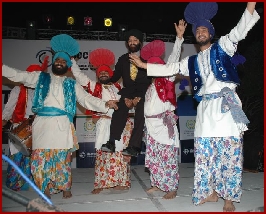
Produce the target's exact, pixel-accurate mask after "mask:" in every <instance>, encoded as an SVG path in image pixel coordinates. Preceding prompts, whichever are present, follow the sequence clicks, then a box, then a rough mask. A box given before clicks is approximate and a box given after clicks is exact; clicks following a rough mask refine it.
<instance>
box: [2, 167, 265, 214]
mask: <svg viewBox="0 0 266 214" xmlns="http://www.w3.org/2000/svg"><path fill="white" fill-rule="evenodd" d="M179 167H180V171H179V172H180V181H179V190H178V194H177V197H176V198H174V199H171V200H165V199H162V196H163V195H164V193H163V192H155V193H153V194H147V193H146V192H145V190H146V189H147V188H149V187H150V181H149V174H148V172H146V171H145V168H144V165H134V166H131V188H130V189H129V190H123V191H115V190H104V191H102V192H100V194H97V195H93V194H91V191H92V190H93V182H94V169H93V168H75V169H73V171H72V172H73V185H72V194H73V197H72V198H70V199H62V193H59V194H56V195H52V198H51V201H52V202H53V204H54V205H55V206H56V207H58V208H60V209H63V210H64V211H70V212H74V211H80V212H99V211H102V212H122V211H123V212H219V211H222V207H223V203H224V202H223V200H222V199H219V200H218V202H216V203H214V202H211V203H210V202H209V203H205V204H203V205H200V206H194V205H193V204H192V201H191V192H192V187H193V169H194V164H193V163H180V166H179ZM2 176H3V179H2V185H3V186H4V185H5V178H6V171H2ZM18 193H19V194H21V195H23V196H25V197H26V198H28V199H29V200H32V199H36V198H39V197H40V196H38V194H37V193H36V191H35V190H33V189H31V190H29V191H20V192H18ZM235 207H236V211H238V212H247V211H262V210H263V209H264V173H263V172H259V173H252V172H246V171H245V172H244V173H243V195H242V199H241V202H240V203H235ZM2 211H5V212H9V211H26V207H25V206H23V205H21V204H20V203H17V202H15V201H14V200H12V199H10V198H8V197H6V196H4V195H3V196H2Z"/></svg>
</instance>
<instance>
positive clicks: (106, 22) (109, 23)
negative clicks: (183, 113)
mask: <svg viewBox="0 0 266 214" xmlns="http://www.w3.org/2000/svg"><path fill="white" fill-rule="evenodd" d="M112 24H113V22H112V18H105V19H104V26H105V27H111V26H112Z"/></svg>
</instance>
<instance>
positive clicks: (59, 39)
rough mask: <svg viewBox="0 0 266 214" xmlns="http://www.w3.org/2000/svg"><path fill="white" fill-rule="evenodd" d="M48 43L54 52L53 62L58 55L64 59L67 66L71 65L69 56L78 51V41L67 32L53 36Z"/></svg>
mask: <svg viewBox="0 0 266 214" xmlns="http://www.w3.org/2000/svg"><path fill="white" fill-rule="evenodd" d="M50 43H51V47H52V50H53V51H54V52H55V55H54V57H53V63H54V61H55V60H56V59H57V58H58V57H60V58H63V59H64V60H66V62H67V66H68V67H71V66H72V62H71V59H70V57H73V56H75V55H77V54H78V53H79V44H78V42H77V41H76V40H75V39H74V38H72V37H71V36H69V35H67V34H59V35H56V36H54V37H53V38H52V39H51V42H50Z"/></svg>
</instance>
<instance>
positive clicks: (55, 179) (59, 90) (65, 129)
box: [2, 34, 117, 198]
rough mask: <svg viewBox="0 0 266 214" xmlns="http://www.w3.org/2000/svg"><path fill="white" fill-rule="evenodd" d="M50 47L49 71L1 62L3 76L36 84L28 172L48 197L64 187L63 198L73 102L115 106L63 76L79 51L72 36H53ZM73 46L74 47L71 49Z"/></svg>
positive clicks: (74, 145) (72, 144) (72, 145)
mask: <svg viewBox="0 0 266 214" xmlns="http://www.w3.org/2000/svg"><path fill="white" fill-rule="evenodd" d="M51 47H52V49H53V51H54V52H55V55H54V56H53V59H52V73H44V72H40V71H34V72H31V73H29V72H26V71H20V70H17V69H14V68H11V67H9V66H7V65H4V64H3V65H2V76H4V77H7V78H8V79H10V80H11V81H14V82H21V83H23V84H24V85H25V86H27V87H30V88H35V93H34V97H33V100H32V111H33V112H34V113H35V114H36V116H35V119H34V121H33V124H32V155H31V161H32V162H31V173H32V175H33V178H34V182H35V183H36V185H37V186H38V188H39V189H40V190H41V191H42V192H44V193H45V195H46V196H47V197H48V198H50V197H51V194H55V193H59V192H61V191H63V198H70V197H71V196H72V193H71V186H72V175H71V154H72V152H73V151H75V150H77V149H78V142H77V137H76V134H75V127H74V124H73V118H74V116H75V114H76V102H78V103H79V104H80V105H81V106H83V107H84V108H86V109H90V110H94V111H99V112H107V111H108V110H109V108H117V105H116V102H117V101H115V100H112V101H107V102H105V101H103V100H101V99H99V98H97V97H93V96H92V95H90V94H89V93H87V92H86V91H85V90H84V89H83V88H82V86H80V85H79V84H76V81H75V80H74V79H72V78H68V77H66V76H65V74H66V73H67V71H68V69H69V67H71V66H72V63H73V61H75V60H74V59H73V58H72V57H71V56H75V55H76V54H77V53H78V52H79V45H78V44H77V42H76V40H74V39H73V38H72V37H70V36H68V35H66V34H61V35H57V36H54V37H53V38H52V40H51ZM73 50H74V51H73Z"/></svg>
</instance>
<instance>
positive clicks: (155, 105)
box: [144, 37, 184, 147]
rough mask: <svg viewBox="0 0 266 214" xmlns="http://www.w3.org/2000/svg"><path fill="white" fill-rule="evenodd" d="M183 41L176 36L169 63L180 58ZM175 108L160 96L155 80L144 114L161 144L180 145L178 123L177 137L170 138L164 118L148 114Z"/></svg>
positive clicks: (149, 127)
mask: <svg viewBox="0 0 266 214" xmlns="http://www.w3.org/2000/svg"><path fill="white" fill-rule="evenodd" d="M183 41H184V38H182V39H179V38H178V37H176V41H175V44H174V47H173V51H172V53H171V54H170V56H169V58H168V60H167V63H173V62H177V61H178V60H179V57H180V53H181V45H182V43H183ZM165 78H166V79H168V80H169V81H171V82H173V81H175V76H172V77H165ZM175 108H176V106H174V105H172V104H171V103H170V102H169V101H166V102H163V101H162V100H161V99H160V98H159V96H158V93H157V91H156V87H155V84H154V82H153V83H152V84H151V85H150V86H149V88H148V90H147V92H146V95H145V102H144V116H145V126H146V128H147V133H148V134H149V135H150V136H151V137H152V138H153V139H155V140H156V141H157V142H159V143H161V144H166V145H175V146H176V147H179V133H178V129H177V127H176V125H175V126H174V133H175V137H174V138H173V139H170V138H169V135H168V127H167V126H165V125H164V124H163V119H162V118H147V117H148V116H153V115H158V114H161V113H163V112H166V111H174V110H175Z"/></svg>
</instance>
